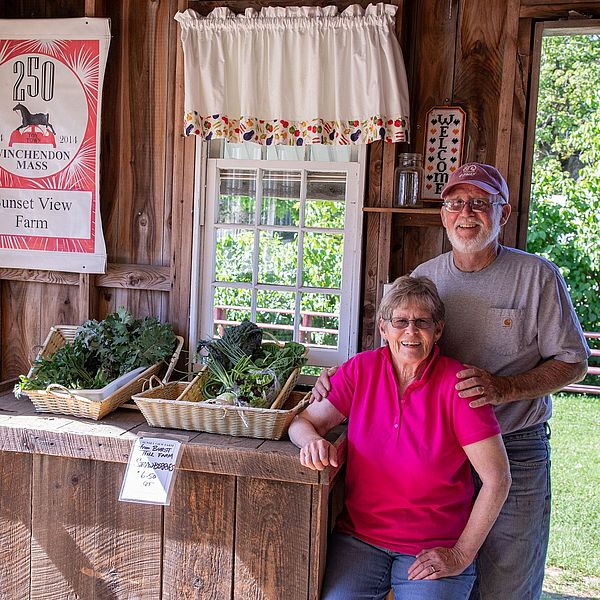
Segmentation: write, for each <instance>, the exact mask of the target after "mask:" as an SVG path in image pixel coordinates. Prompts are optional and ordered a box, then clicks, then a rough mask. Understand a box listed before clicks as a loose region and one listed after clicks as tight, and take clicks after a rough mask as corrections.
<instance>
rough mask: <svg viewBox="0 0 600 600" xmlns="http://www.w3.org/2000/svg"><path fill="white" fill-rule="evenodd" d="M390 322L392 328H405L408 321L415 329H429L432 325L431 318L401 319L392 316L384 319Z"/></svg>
mask: <svg viewBox="0 0 600 600" xmlns="http://www.w3.org/2000/svg"><path fill="white" fill-rule="evenodd" d="M384 321H387V322H388V323H391V324H392V327H393V328H394V329H406V328H407V327H408V326H409V324H410V323H414V325H415V327H416V328H417V329H431V328H432V327H433V326H434V324H435V323H434V322H433V319H402V318H400V317H394V318H392V319H384Z"/></svg>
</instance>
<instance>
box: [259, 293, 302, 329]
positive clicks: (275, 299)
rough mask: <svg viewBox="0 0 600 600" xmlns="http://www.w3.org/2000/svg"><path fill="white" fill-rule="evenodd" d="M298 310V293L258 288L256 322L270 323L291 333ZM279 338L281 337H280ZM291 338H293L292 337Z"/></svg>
mask: <svg viewBox="0 0 600 600" xmlns="http://www.w3.org/2000/svg"><path fill="white" fill-rule="evenodd" d="M295 310H296V294H295V293H294V292H275V291H273V290H258V292H257V293H256V322H257V323H270V324H273V325H276V327H272V328H270V332H271V333H272V331H271V330H279V331H280V332H287V334H291V333H293V331H294V312H295ZM278 339H281V338H279V337H278ZM290 339H291V338H290Z"/></svg>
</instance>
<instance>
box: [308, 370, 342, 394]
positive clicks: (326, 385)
mask: <svg viewBox="0 0 600 600" xmlns="http://www.w3.org/2000/svg"><path fill="white" fill-rule="evenodd" d="M337 370H338V368H337V367H331V368H329V369H323V370H322V371H321V374H320V375H319V378H318V379H317V381H315V386H314V387H313V389H312V392H311V395H310V402H320V401H321V400H323V398H327V394H328V393H329V391H330V390H331V383H330V381H329V378H330V377H331V376H332V375H333V374H334V373H335V372H336V371H337Z"/></svg>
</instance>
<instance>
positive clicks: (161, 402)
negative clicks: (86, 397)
mask: <svg viewBox="0 0 600 600" xmlns="http://www.w3.org/2000/svg"><path fill="white" fill-rule="evenodd" d="M298 376H299V369H296V370H294V372H293V373H292V374H291V375H290V376H289V377H288V380H287V381H286V383H285V385H284V386H283V388H282V389H281V391H280V392H279V394H278V396H277V398H276V399H275V401H274V402H273V404H274V405H275V406H280V407H281V408H278V409H273V408H252V407H241V406H227V405H220V404H212V403H209V402H203V401H202V397H201V389H202V386H201V384H202V377H203V373H200V374H199V375H197V376H196V377H195V378H194V379H193V380H192V381H191V382H190V383H181V382H177V383H167V384H166V385H163V386H160V387H157V388H154V389H151V390H148V391H147V392H142V393H140V394H136V395H135V396H133V400H134V401H135V403H136V404H137V406H138V407H139V409H140V410H141V411H142V414H143V415H144V417H145V418H146V421H148V424H149V425H152V426H153V427H168V428H170V429H187V430H190V431H208V432H209V433H220V434H223V435H234V436H243V437H253V438H261V439H267V440H279V439H281V438H282V437H283V436H284V435H285V434H286V433H287V430H288V427H289V425H290V423H291V422H292V419H293V418H294V417H295V416H296V415H297V414H298V413H299V412H300V411H302V410H303V409H304V408H306V406H307V405H308V394H303V393H302V392H295V391H292V390H293V387H294V386H295V385H296V382H297V381H298Z"/></svg>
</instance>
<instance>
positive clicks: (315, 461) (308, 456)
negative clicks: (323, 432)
mask: <svg viewBox="0 0 600 600" xmlns="http://www.w3.org/2000/svg"><path fill="white" fill-rule="evenodd" d="M300 462H301V463H302V465H304V466H305V467H308V468H309V469H312V470H313V471H322V470H323V469H324V468H325V467H328V466H329V465H331V466H332V467H337V466H338V460H337V450H336V448H335V446H333V445H332V444H330V443H329V442H328V441H327V440H325V439H323V438H318V439H315V440H312V441H311V442H308V444H305V445H304V446H302V448H300Z"/></svg>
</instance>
